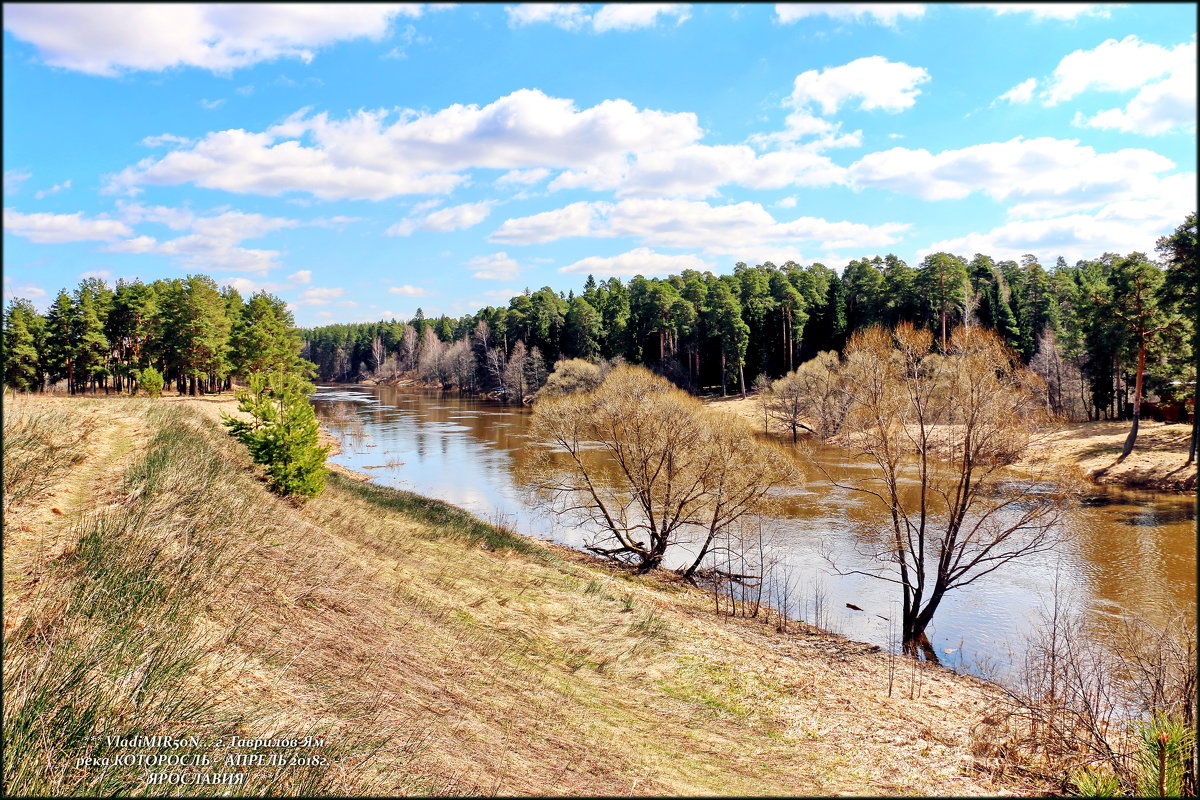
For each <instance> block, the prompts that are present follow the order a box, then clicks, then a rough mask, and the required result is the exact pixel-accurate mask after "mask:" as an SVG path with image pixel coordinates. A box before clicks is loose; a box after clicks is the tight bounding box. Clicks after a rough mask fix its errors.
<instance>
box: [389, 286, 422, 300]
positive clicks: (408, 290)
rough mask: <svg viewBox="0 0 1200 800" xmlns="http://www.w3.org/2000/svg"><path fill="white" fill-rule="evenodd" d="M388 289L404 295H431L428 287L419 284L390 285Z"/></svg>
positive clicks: (393, 292)
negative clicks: (423, 287)
mask: <svg viewBox="0 0 1200 800" xmlns="http://www.w3.org/2000/svg"><path fill="white" fill-rule="evenodd" d="M388 291H389V292H391V293H392V294H398V295H402V296H404V297H428V296H429V290H428V289H422V288H421V287H419V286H410V285H408V284H405V285H403V286H389V287H388Z"/></svg>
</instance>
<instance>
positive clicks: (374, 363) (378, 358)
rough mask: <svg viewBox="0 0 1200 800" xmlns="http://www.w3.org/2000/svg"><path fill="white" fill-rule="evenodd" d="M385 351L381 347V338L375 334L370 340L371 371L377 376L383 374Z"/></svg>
mask: <svg viewBox="0 0 1200 800" xmlns="http://www.w3.org/2000/svg"><path fill="white" fill-rule="evenodd" d="M386 355H387V351H386V350H385V349H384V347H383V339H381V338H379V337H378V336H376V337H375V338H374V339H372V340H371V373H372V375H374V377H376V378H379V377H381V376H382V374H383V359H384V356H386Z"/></svg>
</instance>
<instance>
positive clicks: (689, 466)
mask: <svg viewBox="0 0 1200 800" xmlns="http://www.w3.org/2000/svg"><path fill="white" fill-rule="evenodd" d="M533 420H534V425H533V432H534V435H535V436H536V437H537V438H538V439H539V440H540V441H542V442H544V443H547V444H551V445H553V446H554V447H555V449H556V450H558V451H559V452H561V453H565V455H566V461H567V464H566V465H565V467H564V466H563V465H561V464H560V463H556V460H555V458H554V457H553V454H552V453H551V452H550V451H548V450H547V451H545V452H543V453H541V455H540V458H539V459H538V460H537V461H536V462H535V464H534V466H533V468H532V470H531V476H532V477H531V479H530V481H529V485H530V486H531V488H533V489H534V490H535V496H536V497H537V498H538V499H539V500H540V501H541V502H542V503H543V504H544V505H545V506H547V507H548V508H550V509H551V510H553V511H555V512H556V513H560V514H568V515H572V516H574V517H576V518H578V519H580V520H581V521H584V522H586V523H588V524H590V525H592V526H594V527H596V528H597V529H599V530H600V531H602V534H601V535H600V536H599V537H598V538H597V540H595V541H593V542H592V544H591V545H590V546H588V549H589V550H591V551H592V552H594V553H597V554H600V555H603V556H606V557H608V558H612V559H615V560H618V561H622V562H625V563H629V564H632V565H634V566H636V567H637V569H638V570H639V571H641V572H646V571H649V570H652V569H655V568H657V567H659V566H660V565H661V564H662V562H663V560H664V558H665V557H666V555H667V552H668V550H670V549H671V548H672V547H673V546H675V545H677V544H682V543H685V542H686V543H688V544H690V545H692V546H693V547H694V549H693V550H692V555H690V557H689V561H688V563H686V564H685V565H684V566H683V567H681V568H680V572H681V574H682V575H683V576H684V577H687V578H689V579H691V578H693V577H694V576H695V575H696V574H697V572H698V571H699V570H700V569H701V564H702V563H703V561H704V558H705V556H706V555H708V554H709V553H710V552H712V551H713V549H714V548H715V547H719V546H722V545H723V544H724V543H725V540H726V539H727V538H728V537H729V536H730V535H731V534H732V533H733V532H734V531H735V529H736V526H737V525H738V523H739V522H741V521H742V520H743V519H744V518H746V517H748V516H754V515H760V514H764V513H767V512H768V511H769V510H770V509H771V508H772V506H773V504H774V503H775V502H776V498H775V490H776V489H778V488H779V487H782V486H784V485H787V484H788V483H789V482H790V481H793V480H794V478H795V475H794V470H793V466H792V460H791V459H790V458H789V457H788V456H787V455H786V454H785V453H783V452H781V451H780V450H779V449H777V448H776V447H774V446H772V445H769V444H765V443H763V442H760V441H759V440H757V439H756V438H755V437H754V435H753V434H752V432H751V431H750V430H749V426H748V425H747V424H746V423H744V422H743V421H741V420H739V419H737V418H735V417H733V416H732V415H729V414H725V413H723V412H719V411H717V410H715V409H706V408H704V406H703V405H702V404H701V403H700V402H699V401H698V400H696V399H695V398H692V397H690V396H689V395H687V394H685V393H684V392H682V391H680V390H679V389H677V388H675V387H674V386H672V385H671V384H670V383H669V382H668V381H666V380H665V379H663V378H661V377H658V376H656V375H653V374H652V373H651V372H649V371H648V370H646V369H644V368H642V367H630V366H619V367H616V368H614V369H613V370H612V372H610V373H609V374H608V376H607V377H606V378H605V380H604V382H603V383H602V384H601V385H600V386H599V388H597V389H596V390H595V391H593V392H586V393H574V394H568V395H562V396H559V397H549V398H547V399H545V400H543V401H541V402H539V403H537V404H536V405H535V406H534V417H533ZM726 577H746V576H740V575H739V576H728V575H727V576H726Z"/></svg>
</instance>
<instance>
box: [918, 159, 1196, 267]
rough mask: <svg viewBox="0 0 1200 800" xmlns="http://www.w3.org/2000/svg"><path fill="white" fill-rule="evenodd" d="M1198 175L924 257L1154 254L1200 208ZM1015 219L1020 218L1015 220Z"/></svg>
mask: <svg viewBox="0 0 1200 800" xmlns="http://www.w3.org/2000/svg"><path fill="white" fill-rule="evenodd" d="M1196 201H1197V192H1196V174H1195V173H1194V172H1191V173H1178V174H1175V175H1171V176H1168V177H1166V178H1163V179H1162V180H1160V181H1158V182H1157V183H1156V184H1155V186H1154V188H1153V191H1149V192H1143V193H1141V194H1140V195H1139V194H1130V195H1118V196H1116V197H1113V198H1112V199H1110V200H1109V201H1108V202H1106V203H1104V204H1103V205H1101V206H1100V207H1099V208H1094V209H1092V210H1090V211H1088V212H1080V211H1076V212H1075V213H1067V214H1059V215H1056V216H1055V215H1051V214H1050V213H1049V211H1050V210H1049V209H1038V210H1039V211H1041V212H1043V213H1038V214H1029V215H1028V218H1023V219H1014V220H1011V221H1009V222H1007V223H1005V224H1003V225H1000V226H998V227H996V228H993V229H991V230H989V231H984V232H975V233H969V234H966V235H964V236H960V237H957V238H953V239H946V240H943V241H939V242H934V243H933V244H931V245H930V246H929V247H928V248H926V249H925V250H921V251H920V252H919V253H918V255H920V256H924V255H925V254H926V253H930V252H938V251H942V250H945V251H948V252H953V253H959V254H965V255H968V256H969V255H971V254H973V253H988V254H990V255H992V256H993V257H995V258H1012V259H1016V258H1019V257H1020V256H1021V255H1022V254H1024V253H1033V254H1035V255H1038V256H1039V257H1041V258H1042V259H1043V261H1044V262H1045V261H1052V260H1053V259H1054V258H1057V257H1058V256H1062V257H1063V258H1065V259H1067V261H1077V260H1080V259H1085V258H1095V257H1096V256H1097V255H1099V254H1100V253H1105V252H1112V253H1131V252H1133V251H1135V250H1136V251H1141V252H1144V253H1153V252H1154V244H1155V242H1156V241H1157V239H1158V237H1160V236H1163V235H1166V234H1168V233H1170V232H1171V230H1173V229H1174V228H1175V226H1176V225H1178V224H1179V221H1180V220H1181V219H1183V217H1184V216H1185V215H1186V214H1187V213H1188V212H1189V211H1191V210H1194V209H1195V208H1196ZM1013 216H1015V215H1013Z"/></svg>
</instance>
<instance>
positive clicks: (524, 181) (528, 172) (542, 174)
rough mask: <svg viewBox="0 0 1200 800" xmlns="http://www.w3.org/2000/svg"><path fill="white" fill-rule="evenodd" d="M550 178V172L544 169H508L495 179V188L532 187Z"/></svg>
mask: <svg viewBox="0 0 1200 800" xmlns="http://www.w3.org/2000/svg"><path fill="white" fill-rule="evenodd" d="M548 177H550V170H548V169H546V168H545V167H538V168H535V169H510V170H509V171H508V172H506V173H504V174H503V175H501V176H500V177H499V178H496V185H497V186H509V185H512V184H517V185H520V186H532V185H533V184H535V183H539V182H541V181H544V180H545V179H546V178H548Z"/></svg>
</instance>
